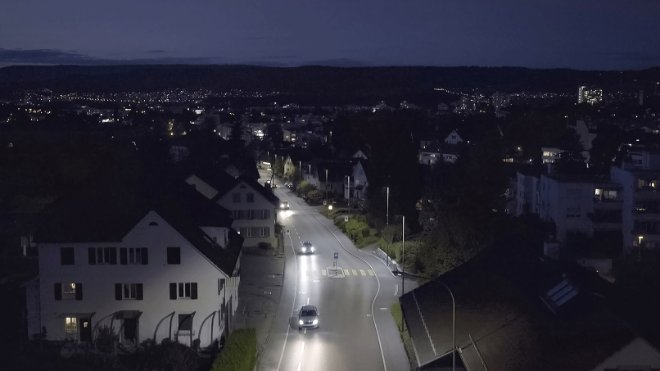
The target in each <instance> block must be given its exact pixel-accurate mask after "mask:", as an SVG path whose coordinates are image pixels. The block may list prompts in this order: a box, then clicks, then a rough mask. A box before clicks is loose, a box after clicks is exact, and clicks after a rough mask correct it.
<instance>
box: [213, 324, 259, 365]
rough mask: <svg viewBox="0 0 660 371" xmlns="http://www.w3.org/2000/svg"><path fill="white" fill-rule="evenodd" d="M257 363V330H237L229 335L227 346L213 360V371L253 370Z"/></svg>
mask: <svg viewBox="0 0 660 371" xmlns="http://www.w3.org/2000/svg"><path fill="white" fill-rule="evenodd" d="M256 364H257V332H256V331H255V329H242V330H236V331H234V332H232V333H231V334H230V335H229V338H228V339H227V344H226V346H225V348H224V349H223V350H222V351H221V352H220V354H219V355H218V357H217V358H216V359H215V361H214V362H213V366H212V367H211V371H227V370H232V371H252V370H253V369H254V366H255V365H256Z"/></svg>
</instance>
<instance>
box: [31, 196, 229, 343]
mask: <svg viewBox="0 0 660 371" xmlns="http://www.w3.org/2000/svg"><path fill="white" fill-rule="evenodd" d="M161 187H162V188H156V187H153V188H151V189H145V190H142V191H141V192H135V193H134V192H131V191H126V190H121V191H120V190H117V189H116V188H115V189H109V190H107V191H101V190H100V189H95V190H93V191H89V192H85V193H82V194H78V195H75V196H72V197H70V198H66V199H62V200H59V201H58V202H56V203H55V204H54V205H52V207H50V208H49V209H47V211H46V212H45V213H44V215H43V218H42V220H41V222H40V225H39V229H38V232H37V235H36V237H35V242H36V243H37V246H38V254H39V276H38V277H37V278H36V279H34V280H32V281H31V282H29V283H28V284H27V285H26V289H27V290H26V291H27V294H26V297H27V302H28V309H27V318H28V321H29V323H28V335H29V336H30V337H34V336H40V337H42V338H45V339H47V340H55V341H63V340H70V341H74V342H92V341H94V340H95V339H96V338H97V336H98V334H99V331H101V329H102V328H103V327H107V328H109V329H111V330H112V331H113V332H114V333H115V334H117V335H118V339H119V342H120V345H121V346H125V347H128V348H132V347H134V346H135V345H136V344H138V343H140V342H142V341H144V340H154V341H156V342H160V341H162V340H165V339H169V340H173V341H178V342H180V343H182V344H186V345H189V346H193V347H200V348H205V347H210V346H213V345H214V344H216V342H218V341H219V340H220V339H221V338H222V337H224V336H225V335H226V334H227V333H228V332H229V331H231V329H232V327H233V324H232V318H233V316H234V314H235V312H236V308H237V301H238V285H239V281H240V276H239V267H240V248H241V242H242V241H241V238H240V236H238V234H237V233H236V232H234V231H233V230H232V229H231V218H230V214H229V212H228V211H227V210H224V209H222V208H221V207H219V206H218V205H215V204H213V203H212V202H209V201H208V200H207V199H205V198H203V197H202V196H200V195H199V194H198V193H197V192H194V191H193V190H192V189H190V188H189V187H176V189H174V188H170V187H166V186H163V185H161ZM170 192H174V193H170Z"/></svg>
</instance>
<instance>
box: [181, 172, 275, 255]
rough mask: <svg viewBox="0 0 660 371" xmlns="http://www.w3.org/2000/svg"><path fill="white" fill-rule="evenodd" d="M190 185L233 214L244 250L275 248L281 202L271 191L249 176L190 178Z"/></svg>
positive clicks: (223, 175) (233, 226)
mask: <svg viewBox="0 0 660 371" xmlns="http://www.w3.org/2000/svg"><path fill="white" fill-rule="evenodd" d="M186 183H188V184H190V185H193V186H194V187H195V188H196V189H197V191H198V192H200V193H201V194H203V195H204V196H205V197H207V198H208V199H210V200H212V201H213V202H215V203H217V204H218V205H220V206H222V207H223V208H225V209H227V210H229V211H230V212H231V215H232V218H233V224H232V228H233V229H235V230H236V231H238V232H239V233H240V234H241V236H242V237H243V238H244V243H243V244H244V246H250V247H254V246H258V245H259V244H268V245H275V244H276V242H277V236H276V235H275V226H276V223H277V210H278V208H279V206H280V200H279V198H277V196H275V195H274V194H273V192H272V191H271V190H268V189H266V188H264V187H263V186H262V185H261V184H259V183H258V182H257V181H256V180H252V179H250V178H248V177H245V176H240V177H238V178H235V179H234V178H232V177H229V176H226V174H215V175H211V174H203V175H195V174H193V175H190V176H189V177H188V178H187V179H186Z"/></svg>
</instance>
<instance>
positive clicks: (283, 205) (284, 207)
mask: <svg viewBox="0 0 660 371" xmlns="http://www.w3.org/2000/svg"><path fill="white" fill-rule="evenodd" d="M280 209H282V210H289V201H282V202H280Z"/></svg>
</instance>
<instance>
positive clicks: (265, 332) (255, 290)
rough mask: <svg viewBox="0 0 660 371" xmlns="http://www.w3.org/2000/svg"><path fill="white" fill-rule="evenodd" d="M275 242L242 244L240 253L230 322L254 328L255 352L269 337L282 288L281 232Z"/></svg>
mask: <svg viewBox="0 0 660 371" xmlns="http://www.w3.org/2000/svg"><path fill="white" fill-rule="evenodd" d="M278 242H279V243H278V246H275V247H274V248H272V249H268V250H264V249H261V248H245V249H244V251H243V254H242V257H241V283H240V285H239V287H238V297H239V299H238V300H239V301H238V308H237V311H236V316H235V318H234V325H235V328H236V329H239V328H254V329H255V330H256V333H257V350H258V352H259V353H261V351H262V350H263V348H264V347H265V345H266V344H267V343H268V341H269V334H270V329H271V327H272V323H273V319H274V317H275V314H276V313H277V308H278V304H279V301H280V294H281V292H282V279H283V277H284V276H283V274H284V265H285V264H284V263H285V257H284V251H283V245H282V241H281V236H280V238H279V241H278Z"/></svg>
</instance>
